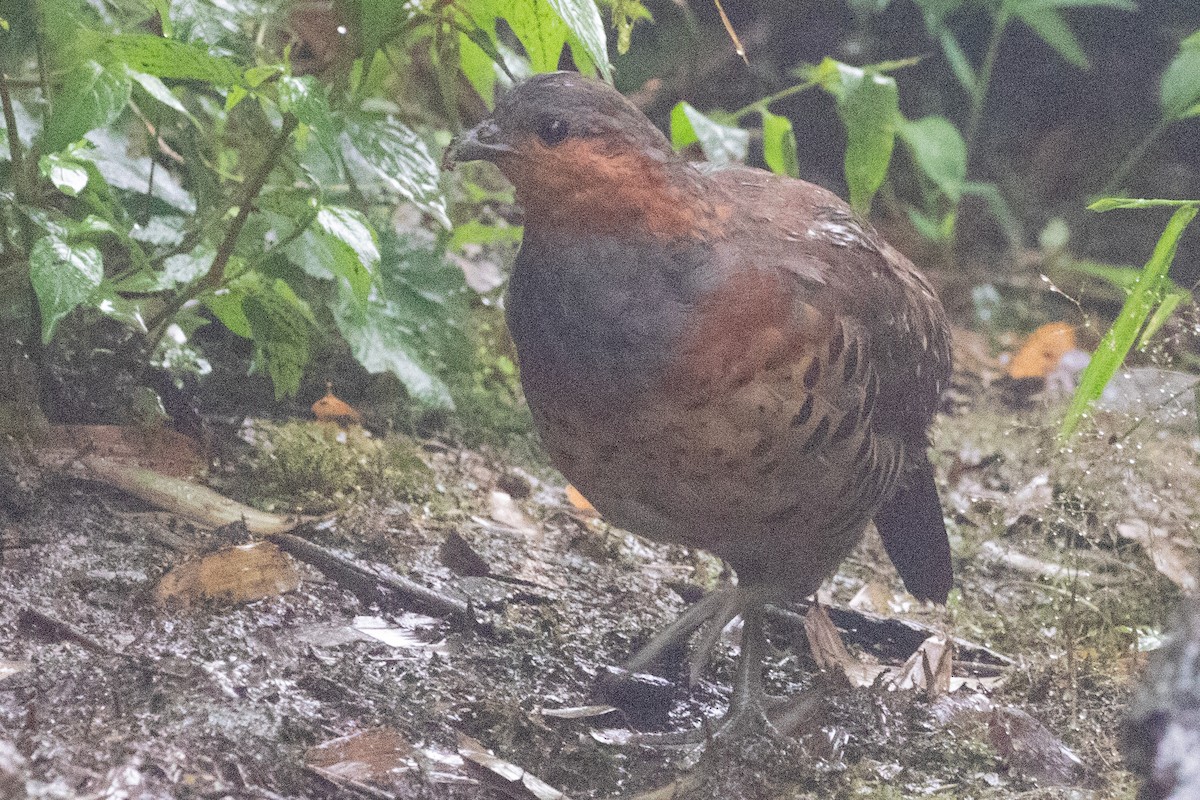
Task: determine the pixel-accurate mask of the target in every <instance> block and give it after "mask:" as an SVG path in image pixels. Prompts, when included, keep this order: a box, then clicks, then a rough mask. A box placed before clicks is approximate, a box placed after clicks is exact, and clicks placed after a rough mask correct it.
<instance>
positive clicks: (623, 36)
mask: <svg viewBox="0 0 1200 800" xmlns="http://www.w3.org/2000/svg"><path fill="white" fill-rule="evenodd" d="M605 2H606V3H607V4H608V5H610V6H611V7H612V25H613V27H614V28H616V29H617V52H618V53H620V54H621V55H625V54H626V53H628V52H629V45H630V41H631V39H632V38H633V28H634V26H635V25H637V23H638V22H640V21H642V20H650V21H653V20H654V16H653V15H652V14H651V13H650V10H649V9H648V8H646V6H644V5H643V4H642V2H641V0H605Z"/></svg>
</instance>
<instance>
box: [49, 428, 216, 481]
mask: <svg viewBox="0 0 1200 800" xmlns="http://www.w3.org/2000/svg"><path fill="white" fill-rule="evenodd" d="M203 451H204V448H203V447H202V446H201V445H200V443H199V442H197V441H196V440H195V439H193V438H191V437H190V436H184V435H183V434H182V433H179V432H177V431H173V430H171V429H170V428H163V427H141V426H138V425H55V426H54V427H52V428H50V432H49V434H48V435H47V437H46V440H45V442H44V444H43V445H42V446H41V447H39V448H38V453H37V454H38V461H39V463H40V464H41V465H42V466H43V467H48V468H51V469H60V470H61V469H66V468H67V467H69V466H70V465H71V463H72V462H74V461H76V460H77V459H83V458H85V457H92V458H103V459H105V460H107V461H110V462H112V463H115V464H123V465H126V466H129V467H138V468H141V469H149V470H153V471H155V472H157V473H159V474H161V475H169V476H171V477H175V478H188V477H193V476H196V475H199V474H200V473H202V472H203V471H204V468H205V466H206V462H205V458H204V452H203Z"/></svg>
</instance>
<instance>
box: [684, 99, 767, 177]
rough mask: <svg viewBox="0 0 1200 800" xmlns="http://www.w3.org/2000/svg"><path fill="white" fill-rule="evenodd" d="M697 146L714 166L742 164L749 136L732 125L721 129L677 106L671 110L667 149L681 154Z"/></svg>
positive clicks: (688, 106) (721, 126)
mask: <svg viewBox="0 0 1200 800" xmlns="http://www.w3.org/2000/svg"><path fill="white" fill-rule="evenodd" d="M694 142H699V144H700V149H701V150H703V151H704V157H705V158H707V159H708V160H709V161H711V162H712V163H714V164H730V163H734V162H739V161H745V160H746V151H747V150H748V149H749V147H750V134H749V132H747V131H744V130H742V129H741V128H738V127H736V126H734V125H722V124H720V123H719V122H717V121H716V120H714V119H712V118H711V117H707V116H705V115H704V114H702V113H700V112H699V111H697V110H696V109H695V108H693V107H692V105H691V104H690V103H685V102H679V103H677V104H676V105H675V108H673V109H672V110H671V146H672V147H674V148H675V149H676V150H681V149H683V148H684V147H687V146H688V145H690V144H692V143H694Z"/></svg>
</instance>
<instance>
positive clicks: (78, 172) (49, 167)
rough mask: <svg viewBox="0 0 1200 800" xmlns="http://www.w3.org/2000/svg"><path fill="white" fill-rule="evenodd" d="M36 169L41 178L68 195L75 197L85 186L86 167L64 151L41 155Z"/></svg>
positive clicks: (86, 180)
mask: <svg viewBox="0 0 1200 800" xmlns="http://www.w3.org/2000/svg"><path fill="white" fill-rule="evenodd" d="M38 170H39V171H40V172H41V174H42V177H43V178H45V179H46V180H48V181H50V183H52V184H54V188H56V189H58V190H59V191H60V192H62V193H63V194H65V195H67V196H69V197H75V196H76V195H78V194H79V193H80V192H82V191H83V190H84V189H85V188H87V183H88V171H87V168H86V167H85V166H84V165H83V164H81V163H80V162H79V161H77V160H76V159H74V158H72V157H70V156H69V155H66V154H65V153H51V154H50V155H47V156H42V157H41V158H40V159H38Z"/></svg>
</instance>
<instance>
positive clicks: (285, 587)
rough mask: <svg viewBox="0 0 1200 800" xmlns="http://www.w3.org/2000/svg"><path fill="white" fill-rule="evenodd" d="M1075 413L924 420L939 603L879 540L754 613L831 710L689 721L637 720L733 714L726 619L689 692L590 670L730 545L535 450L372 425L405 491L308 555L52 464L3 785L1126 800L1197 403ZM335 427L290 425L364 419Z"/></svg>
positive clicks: (2, 690) (347, 523)
mask: <svg viewBox="0 0 1200 800" xmlns="http://www.w3.org/2000/svg"><path fill="white" fill-rule="evenodd" d="M1060 414H1061V406H1060V405H1059V404H1058V401H1054V400H1051V401H1040V400H1039V401H1037V402H1035V403H1034V404H1032V405H1031V406H1029V407H1026V408H1021V409H1014V408H1013V407H1011V406H1009V405H1005V404H1004V403H1002V402H1001V401H1000V399H999V397H998V394H997V393H996V392H994V391H987V392H984V393H982V394H979V395H977V396H975V397H974V398H972V399H971V400H970V401H969V402H968V403H967V404H966V408H960V409H959V410H957V411H956V412H954V413H952V414H950V415H947V416H943V417H942V418H940V420H939V422H938V424H937V425H936V429H935V431H934V442H935V446H934V448H933V455H934V459H935V462H936V464H937V467H938V471H939V481H940V483H941V489H942V494H943V498H944V504H945V507H946V514H947V519H948V521H949V523H950V531H951V538H952V545H953V549H954V556H955V567H956V589H955V591H954V593H953V595H952V597H951V600H950V602H949V604H948V606H946V607H934V606H932V605H930V606H925V605H922V604H918V603H916V602H915V601H913V600H912V599H911V598H907V599H906V596H905V595H904V594H903V592H902V590H901V587H900V582H899V579H898V577H897V576H896V574H895V572H894V570H893V569H892V567H891V565H890V564H889V563H888V561H887V557H886V555H885V554H884V552H883V548H882V546H881V544H880V543H879V542H878V539H877V537H876V534H875V533H874V531H869V532H868V534H867V536H866V538H865V539H864V541H863V543H862V544H861V545H860V546H859V547H858V549H857V550H856V551H855V552H854V554H853V555H852V556H851V558H849V559H848V560H847V561H846V562H845V564H843V565H842V567H841V569H840V570H839V572H838V574H837V575H836V577H834V578H833V579H832V580H831V581H829V582H827V584H826V587H825V589H824V590H823V591H822V593H821V595H820V597H819V599H820V602H821V604H822V606H823V607H827V608H828V615H827V617H826V616H825V615H821V614H819V613H813V614H810V615H809V617H808V619H809V623H808V624H807V625H806V624H805V623H803V622H801V621H799V620H800V619H801V618H800V617H799V616H798V615H792V616H788V615H779V616H777V617H776V618H774V619H773V620H772V626H771V630H770V633H771V640H772V645H773V647H772V650H771V652H770V653H769V655H768V659H767V662H768V664H767V670H766V680H767V685H768V689H769V690H770V691H771V692H772V693H773V694H780V695H788V696H793V697H795V696H799V697H804V698H808V699H815V700H817V701H818V702H817V703H816V704H815V705H816V706H817V708H816V710H814V711H812V712H811V713H809V714H807V716H806V717H805V719H804V720H803V721H802V722H801V723H800V724H799V725H798V726H797V728H796V729H795V730H794V731H793V732H792V735H790V736H787V737H782V738H781V737H773V736H769V735H763V736H750V737H748V738H744V739H740V740H737V741H734V742H729V743H725V742H723V741H721V742H716V743H710V744H709V745H708V746H703V745H694V746H685V747H665V746H647V745H645V744H637V743H629V742H628V740H627V737H628V731H629V730H634V729H636V730H677V729H701V727H702V725H703V724H704V721H705V719H706V718H707V717H711V716H713V715H716V714H719V713H720V712H721V710H722V709H723V708H724V706H725V704H726V698H727V696H728V691H729V681H730V677H731V675H732V667H733V663H734V660H733V656H734V655H735V654H736V650H737V646H738V631H737V628H736V625H733V626H730V628H729V629H728V630H727V631H726V632H725V635H724V639H723V640H722V642H721V643H720V645H719V646H718V648H717V658H716V659H715V661H714V663H713V664H712V665H711V667H710V669H709V670H708V671H707V672H706V674H705V675H704V676H703V678H702V680H701V681H700V682H699V684H698V685H696V686H695V687H692V688H690V689H689V687H688V686H687V685H686V679H685V677H684V676H683V671H684V670H683V668H682V667H680V666H679V665H675V666H674V667H672V668H669V669H667V670H665V673H664V674H665V676H666V677H667V678H668V679H669V681H663V682H660V683H655V682H652V681H649V680H647V681H645V682H644V684H637V685H636V686H635V687H634V688H635V689H638V687H640V690H641V694H637V693H636V692H635V694H636V696H635V697H634V698H633V699H630V698H628V697H627V698H625V699H624V702H622V703H621V704H622V705H623V706H624V710H617V709H613V708H612V707H611V706H607V705H605V701H604V700H602V699H600V698H599V696H598V694H597V692H596V686H597V682H598V678H599V676H601V675H602V674H604V673H605V672H606V671H607V670H608V668H609V667H610V666H611V665H617V664H620V663H622V661H623V660H624V659H625V658H627V657H628V656H629V655H630V654H631V653H632V652H634V651H635V650H636V649H637V647H638V646H639V645H640V644H641V643H644V642H645V641H646V639H647V637H648V636H649V635H650V634H651V633H652V632H653V631H655V630H657V629H659V628H661V627H662V626H663V625H664V624H666V623H667V622H668V621H669V620H670V619H672V618H673V617H674V615H676V614H677V613H679V611H680V610H681V609H683V608H684V607H685V606H686V605H687V604H688V602H691V601H693V600H695V599H696V598H697V597H698V596H700V594H701V593H702V592H703V591H704V590H706V589H709V588H712V587H713V586H716V585H718V584H719V583H720V582H722V581H726V580H728V576H727V575H725V574H723V570H722V565H721V564H720V563H719V562H718V561H716V560H715V559H713V558H712V557H710V556H708V555H706V554H704V553H699V552H693V551H688V550H686V549H684V548H681V547H674V546H663V545H659V544H655V543H652V542H649V541H647V540H644V539H641V538H639V537H637V536H634V535H632V534H629V533H626V532H623V531H619V530H616V529H613V528H610V527H608V526H606V525H605V524H604V523H602V522H600V521H599V520H596V519H595V518H594V517H592V516H591V515H589V514H588V513H587V511H586V510H585V509H584V508H581V505H582V504H581V503H579V502H578V501H575V502H572V501H571V500H570V499H569V498H568V496H567V494H566V493H565V492H564V489H565V486H564V484H563V482H562V479H561V477H559V476H557V475H556V474H555V473H553V472H552V471H551V470H549V469H548V468H546V467H544V466H541V465H538V464H531V463H524V459H522V458H521V457H518V456H514V455H512V454H510V453H508V452H505V451H500V450H489V449H486V448H485V449H476V450H472V449H464V448H462V447H459V446H457V445H454V444H451V443H447V442H445V441H440V440H427V441H413V440H409V439H405V438H403V437H399V436H389V437H386V440H384V441H383V442H382V443H380V442H379V440H374V441H375V444H372V445H371V447H373V448H378V447H382V448H384V449H383V450H382V451H379V450H373V451H372V452H375V453H378V452H385V453H386V454H387V459H388V464H390V465H391V466H390V467H389V469H393V470H397V469H407V470H408V472H407V476H408V477H407V480H405V481H402V483H403V485H404V488H403V490H402V491H398V490H396V489H395V488H394V487H393V488H392V489H390V490H389V489H386V488H380V487H379V486H377V487H375V488H374V489H372V490H370V491H362V492H359V493H358V494H356V495H353V497H352V499H351V500H350V501H349V502H348V503H346V504H344V505H343V506H342V507H341V508H340V509H339V510H337V511H336V513H333V514H330V515H325V516H322V517H321V518H320V519H319V520H309V521H307V522H305V523H303V524H301V525H299V526H298V527H297V528H296V529H295V530H293V531H292V532H291V533H292V534H294V535H295V536H299V537H301V538H302V539H303V540H305V541H307V542H310V543H311V544H313V545H316V548H313V550H314V551H315V552H316V555H314V553H313V552H310V551H306V550H304V548H303V547H302V546H299V547H298V546H297V544H296V540H295V539H289V538H288V537H287V536H282V537H281V536H271V537H267V538H266V540H265V541H264V540H263V538H262V537H259V536H254V535H251V534H249V533H248V532H247V530H246V527H245V526H244V525H243V524H241V523H234V524H232V525H226V526H223V527H218V528H216V529H211V530H208V529H204V528H202V527H199V526H197V525H194V524H192V523H190V522H188V521H186V520H184V519H182V518H180V517H179V516H175V515H172V514H168V513H164V512H162V511H161V510H159V509H157V508H155V507H153V506H150V505H147V504H146V503H144V502H142V501H139V500H136V499H133V498H131V497H130V496H128V495H125V494H122V493H120V492H116V491H114V490H112V489H110V488H107V487H105V486H103V485H100V484H98V483H94V482H89V481H86V480H80V479H78V478H77V477H58V478H47V479H46V480H45V481H44V482H43V483H42V485H41V486H40V488H38V489H37V490H36V492H35V493H34V494H35V497H33V499H31V500H30V501H29V502H28V503H26V504H24V505H23V507H22V508H20V509H19V510H10V511H6V512H3V515H2V516H0V798H7V797H22V796H26V795H27V796H31V797H46V798H60V797H61V798H70V797H87V798H100V797H114V798H115V797H205V798H210V797H211V798H215V797H226V796H228V797H262V798H279V797H299V798H317V797H328V796H333V795H336V796H359V797H371V798H390V797H396V798H430V800H438V799H440V798H498V797H510V798H537V799H538V800H551V798H556V797H564V796H565V797H570V798H612V797H622V798H643V799H644V800H651V798H659V799H663V798H671V797H678V798H697V800H707V798H726V797H733V798H744V799H745V800H758V799H759V798H762V799H763V800H766V799H767V798H771V799H774V798H781V799H782V798H822V800H826V799H827V798H889V799H894V798H908V797H929V796H933V797H953V798H980V799H981V800H982V799H983V798H989V799H990V798H1017V797H1020V798H1066V797H1070V798H1094V800H1103V799H1105V798H1132V797H1133V795H1134V791H1135V784H1134V781H1133V779H1132V777H1131V776H1130V775H1129V774H1128V773H1127V772H1125V771H1124V769H1123V766H1122V757H1121V754H1120V749H1119V743H1118V738H1119V731H1120V722H1121V720H1122V717H1123V715H1124V713H1125V710H1126V708H1127V706H1128V703H1129V700H1130V697H1131V695H1132V693H1133V691H1134V690H1135V688H1136V686H1137V685H1138V681H1139V675H1140V673H1141V671H1142V670H1143V668H1144V665H1145V660H1146V659H1145V651H1146V650H1149V649H1152V648H1153V647H1154V646H1155V645H1156V644H1157V643H1158V642H1159V641H1160V640H1161V636H1162V634H1163V632H1164V630H1165V628H1166V627H1167V625H1168V624H1169V619H1170V611H1171V609H1172V608H1173V607H1174V606H1175V605H1176V604H1177V602H1178V599H1179V597H1180V594H1181V589H1180V584H1185V585H1186V584H1187V582H1188V580H1189V575H1191V574H1195V570H1194V563H1193V562H1194V561H1195V559H1196V541H1195V540H1194V539H1193V538H1192V532H1193V531H1195V530H1197V529H1198V528H1197V522H1198V520H1200V505H1198V504H1200V496H1198V495H1197V494H1196V492H1195V491H1194V489H1193V490H1189V489H1188V487H1189V486H1190V487H1195V486H1197V485H1200V467H1198V466H1197V459H1196V447H1197V439H1196V433H1195V430H1196V429H1195V418H1194V417H1192V416H1183V417H1180V416H1178V415H1176V416H1171V417H1170V418H1156V419H1152V420H1149V421H1147V422H1146V423H1145V424H1141V425H1137V424H1136V423H1134V422H1133V421H1132V418H1131V417H1127V416H1124V415H1118V414H1115V413H1114V414H1111V415H1107V416H1103V418H1102V419H1101V426H1102V427H1103V428H1104V432H1103V433H1094V434H1089V435H1086V436H1084V437H1081V438H1080V439H1078V440H1077V441H1076V443H1075V444H1074V445H1073V446H1072V447H1071V448H1070V449H1061V448H1059V447H1057V446H1056V445H1055V444H1054V438H1053V437H1054V431H1055V425H1056V421H1057V419H1058V418H1059V416H1060ZM321 425H323V424H319V423H299V422H294V423H290V424H289V426H288V428H287V430H289V431H291V434H289V435H296V431H303V430H304V429H305V426H312V428H313V430H314V431H317V433H316V434H314V435H313V437H312V439H311V441H312V442H317V443H319V445H318V444H314V445H312V447H313V448H314V452H315V448H317V447H318V446H319V447H326V448H334V449H336V448H338V447H350V446H351V445H352V444H353V442H349V443H348V440H347V437H345V436H342V435H340V434H334V435H332V436H331V435H329V434H328V431H329V430H330V429H329V428H328V427H321ZM1130 428H1132V431H1130V430H1129V429H1130ZM260 438H261V437H260ZM350 438H351V439H355V440H356V437H350ZM259 446H260V447H261V446H263V445H262V443H261V441H260V444H259ZM314 458H315V455H314ZM230 463H231V465H230V466H229V467H228V469H229V470H231V471H227V472H226V473H224V475H223V477H222V478H221V480H219V481H217V482H216V485H217V486H218V487H219V488H222V489H223V490H224V491H226V492H227V493H240V494H242V495H243V496H247V497H248V496H252V495H255V494H256V491H255V489H254V488H252V487H253V486H254V483H255V481H256V480H258V479H260V478H262V475H263V473H262V470H261V462H260V467H259V468H257V469H256V468H255V467H254V466H253V464H254V463H255V462H253V459H251V460H250V461H248V462H247V463H246V464H242V465H240V466H239V465H237V464H234V463H232V462H230ZM397 465H400V466H397ZM403 465H407V466H403ZM379 483H380V484H386V483H388V481H380V482H379ZM316 488H317V490H318V491H316V494H317V495H319V494H320V491H319V488H320V487H319V486H318V487H316ZM312 491H313V490H312V487H310V494H311V493H312ZM325 499H326V500H328V499H329V498H328V497H326V498H325ZM251 541H257V542H260V544H259V545H258V546H257V547H255V548H250V547H247V546H246V545H248V544H249V543H250V542H251ZM302 544H303V543H301V545H302ZM247 553H252V554H253V556H249V557H248V556H247V555H246V554H247ZM243 558H247V559H248V560H246V561H241V560H240V559H243ZM222 559H226V561H225V562H224V567H223V568H222V567H221V564H219V563H217V562H221V561H222ZM181 565H183V566H182V567H181ZM231 565H232V566H231ZM222 569H224V571H223V572H222ZM208 570H211V571H208ZM214 576H215V577H214ZM231 576H232V577H231ZM239 576H240V578H239ZM397 576H402V577H403V578H407V579H408V580H409V581H411V582H412V583H415V584H418V585H419V586H420V587H425V588H427V589H429V590H431V591H430V592H429V594H428V596H422V595H421V594H420V593H419V592H415V593H410V592H408V591H407V590H406V589H405V586H407V584H403V583H402V582H400V581H399V579H398V578H397ZM245 578H249V580H248V581H242V582H241V583H239V580H240V579H245ZM1172 579H1174V580H1172ZM206 581H207V582H206ZM389 581H390V583H389ZM244 583H248V584H249V585H248V586H247V585H243V584H244ZM381 585H383V586H384V588H382V589H381V588H380V586H381ZM389 586H390V587H391V588H390V589H389V588H388V587H389ZM214 587H215V588H214ZM397 587H398V588H397ZM463 600H469V604H462V602H461V601H463ZM797 613H798V614H802V613H805V610H804V609H803V608H799V609H797ZM872 613H874V614H876V615H880V616H882V617H883V618H886V619H891V620H900V621H904V622H907V623H911V624H910V625H909V627H904V628H901V627H897V626H894V625H893V626H892V627H888V623H886V622H880V621H879V619H878V618H877V617H875V616H872ZM818 618H820V619H818ZM827 618H832V619H833V620H834V621H835V622H837V623H839V625H840V626H841V627H842V628H843V630H842V633H841V636H842V639H843V641H844V642H845V644H846V646H847V649H848V653H843V652H840V651H839V650H838V648H837V647H836V645H829V644H828V643H826V644H821V643H820V642H821V641H822V637H821V636H820V635H816V634H814V633H813V632H814V631H819V630H822V629H823V628H822V625H821V623H822V622H823V621H824V620H825V619H827ZM806 630H807V631H808V633H807V634H806ZM824 630H827V626H826V628H824ZM946 636H951V637H957V640H956V644H955V646H954V647H953V648H951V649H950V650H951V651H952V652H953V655H952V656H948V655H947V653H948V650H947V648H945V647H944V646H943V644H942V642H944V641H945V637H946ZM814 641H815V642H817V647H816V649H815V650H814V647H813V644H812V643H813V642H814ZM918 645H920V648H921V650H920V652H919V653H918V654H917V655H916V657H915V658H913V659H910V656H912V654H913V652H914V651H915V650H917V648H918ZM922 654H923V655H922ZM998 656H1002V657H998ZM922 659H924V660H922ZM906 661H907V662H908V663H907V667H906V666H905V662H906ZM818 664H820V665H821V666H818ZM906 687H909V688H906ZM609 699H611V696H610V698H609ZM489 751H490V752H489ZM560 793H561V794H560Z"/></svg>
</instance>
